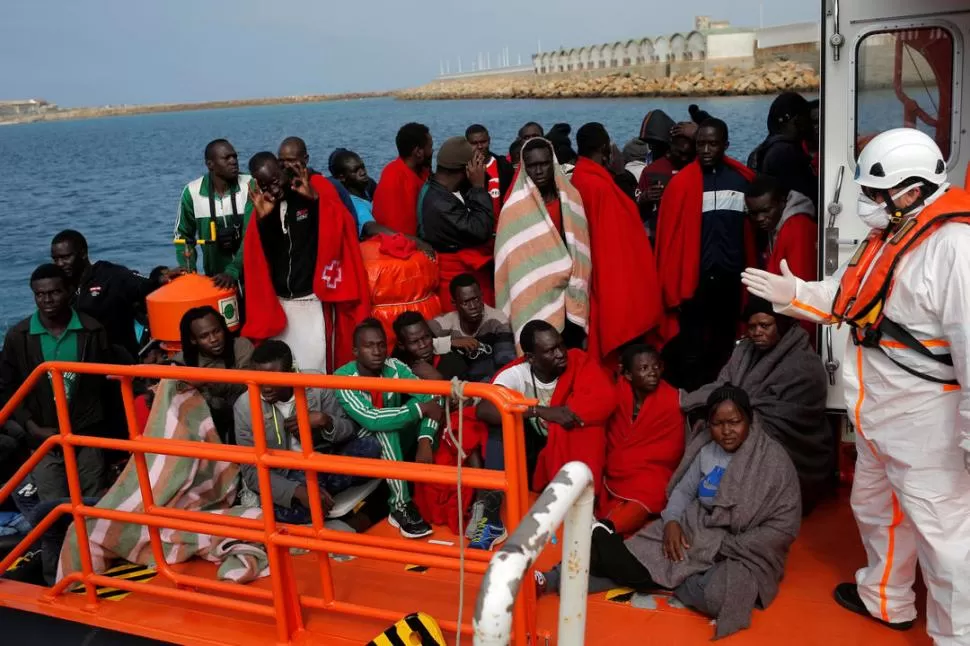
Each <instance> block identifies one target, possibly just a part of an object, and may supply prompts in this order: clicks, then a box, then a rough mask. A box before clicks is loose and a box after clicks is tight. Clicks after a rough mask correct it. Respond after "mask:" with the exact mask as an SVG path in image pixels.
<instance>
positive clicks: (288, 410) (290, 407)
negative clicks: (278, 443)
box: [273, 396, 303, 451]
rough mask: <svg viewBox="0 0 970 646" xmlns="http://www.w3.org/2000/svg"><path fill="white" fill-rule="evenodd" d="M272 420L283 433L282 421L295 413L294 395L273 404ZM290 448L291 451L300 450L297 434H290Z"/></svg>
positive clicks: (301, 448)
mask: <svg viewBox="0 0 970 646" xmlns="http://www.w3.org/2000/svg"><path fill="white" fill-rule="evenodd" d="M273 408H274V409H275V410H274V411H273V422H274V423H276V424H278V425H279V431H281V432H283V433H285V432H286V431H284V430H283V422H284V421H286V420H288V419H289V418H291V417H293V415H295V414H296V396H293V397H290V399H289V400H288V401H285V402H276V403H275V404H273ZM290 450H291V451H302V450H303V447H302V446H301V445H300V438H299V436H297V435H290Z"/></svg>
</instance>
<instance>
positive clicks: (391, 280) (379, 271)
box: [360, 234, 441, 347]
mask: <svg viewBox="0 0 970 646" xmlns="http://www.w3.org/2000/svg"><path fill="white" fill-rule="evenodd" d="M360 253H361V255H362V256H363V258H364V268H365V269H366V270H367V282H368V284H369V285H370V296H371V304H372V306H373V316H374V318H376V319H377V320H378V321H380V322H381V323H383V324H384V330H385V331H386V332H387V344H388V347H393V345H394V343H395V337H394V330H393V329H392V328H391V325H392V324H393V323H394V319H396V318H397V317H398V316H400V315H401V314H402V313H404V312H407V311H414V312H419V313H421V314H422V315H423V316H424V317H425V318H426V319H429V320H430V319H433V318H434V317H436V316H438V315H439V314H441V303H440V302H439V301H438V291H437V290H438V265H437V263H436V262H435V261H434V260H432V259H430V258H428V256H427V255H425V254H424V253H422V252H421V251H418V248H417V246H416V245H415V244H414V242H412V241H411V240H408V239H407V238H405V237H404V236H403V235H400V234H397V235H393V236H388V235H384V234H381V235H377V236H374V237H373V238H371V239H370V240H366V241H364V242H362V243H360Z"/></svg>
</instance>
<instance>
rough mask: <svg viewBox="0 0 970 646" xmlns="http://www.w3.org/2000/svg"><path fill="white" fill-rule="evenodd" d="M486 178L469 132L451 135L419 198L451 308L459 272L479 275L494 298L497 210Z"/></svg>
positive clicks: (444, 302) (443, 296)
mask: <svg viewBox="0 0 970 646" xmlns="http://www.w3.org/2000/svg"><path fill="white" fill-rule="evenodd" d="M485 179H486V177H485V163H484V157H483V156H482V154H481V153H479V152H478V151H476V150H475V149H474V148H473V147H472V145H471V144H470V143H468V142H467V141H466V140H465V138H464V137H452V138H451V139H449V140H448V141H446V142H445V143H443V144H442V145H441V149H440V150H439V151H438V157H437V168H436V170H435V172H434V174H433V175H432V176H431V178H430V179H429V180H428V182H427V184H425V185H424V188H422V189H421V195H420V196H419V197H418V236H419V237H420V238H421V239H422V240H424V241H425V242H427V243H428V244H430V245H431V246H432V248H434V250H435V252H436V253H437V254H438V266H439V268H440V274H441V281H440V283H439V287H438V297H439V299H440V300H441V308H442V309H443V310H444V311H446V312H448V311H451V310H452V308H453V307H454V306H453V305H452V304H451V294H450V293H449V291H448V287H449V284H450V283H451V279H452V278H454V277H455V276H457V275H458V274H464V273H472V274H474V275H475V277H476V278H477V279H478V282H479V284H480V285H481V286H482V291H483V298H484V300H485V302H486V303H491V304H494V303H495V290H494V287H493V284H494V283H493V278H492V274H493V268H492V240H493V238H494V235H495V212H494V211H493V210H492V198H491V197H489V195H488V191H487V190H486V189H485Z"/></svg>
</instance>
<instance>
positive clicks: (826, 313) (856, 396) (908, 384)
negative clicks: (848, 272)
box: [776, 189, 970, 646]
mask: <svg viewBox="0 0 970 646" xmlns="http://www.w3.org/2000/svg"><path fill="white" fill-rule="evenodd" d="M951 190H959V189H951ZM841 274H842V271H841V270H840V271H839V272H838V274H837V275H836V276H833V277H831V278H829V279H827V280H825V281H821V282H813V283H806V282H803V281H801V280H797V282H796V287H795V298H794V300H793V301H792V302H791V304H790V305H789V306H787V307H783V308H777V307H776V309H778V311H779V312H780V313H783V314H788V315H790V316H795V317H798V318H803V319H808V320H813V321H817V322H819V323H831V321H830V320H829V317H830V312H831V308H832V304H833V301H834V299H835V296H836V291H837V289H838V287H839V280H840V278H841ZM884 311H885V315H886V317H887V318H889V319H890V320H892V321H895V322H896V323H898V324H899V325H901V326H902V327H904V328H905V329H906V330H908V331H909V332H910V333H911V334H912V335H913V336H915V337H916V338H918V339H919V340H920V341H922V342H923V343H924V345H926V346H927V347H929V348H931V349H933V351H934V353H936V352H939V353H946V352H947V351H949V353H950V354H951V355H952V358H953V367H952V368H950V367H947V366H945V365H943V364H941V363H939V362H935V361H933V360H931V359H928V358H926V357H923V356H921V355H919V354H918V353H917V352H915V351H913V350H911V349H909V348H906V347H905V346H903V345H902V344H901V343H897V342H895V341H892V340H890V339H884V340H883V341H882V342H881V345H882V347H883V349H884V350H885V351H886V352H887V353H889V354H890V355H891V356H893V357H894V358H895V359H897V360H898V361H900V362H902V363H904V364H905V365H906V366H908V367H910V368H913V369H915V370H917V371H918V372H922V373H924V374H928V375H932V376H934V377H936V378H940V379H944V380H949V379H954V378H955V379H956V380H958V381H959V382H960V383H961V384H963V387H962V388H961V387H959V386H956V387H955V386H945V385H942V384H939V383H935V382H932V381H928V380H926V379H922V378H920V377H917V376H914V375H911V374H909V373H907V372H906V371H904V370H903V369H901V368H900V367H899V366H897V365H895V364H894V363H893V362H892V361H890V360H889V359H888V358H887V357H886V356H885V355H884V354H883V352H881V351H880V350H879V349H876V348H865V347H862V346H857V345H855V344H854V343H853V342H852V340H851V339H850V340H849V342H848V347H847V348H846V353H845V359H844V361H843V378H844V383H845V402H846V409H847V411H848V413H849V416H850V419H851V420H852V422H853V424H854V425H855V430H856V447H857V449H858V460H857V462H856V470H855V479H854V482H853V487H852V510H853V512H854V514H855V517H856V520H857V522H858V524H859V531H860V533H861V535H862V541H863V544H864V545H865V549H866V553H867V555H868V559H869V565H868V566H867V567H864V568H862V569H860V570H859V571H858V572H857V573H856V582H857V583H858V586H859V595H860V596H861V598H862V600H863V602H864V603H865V604H866V607H867V609H868V610H869V612H870V614H872V616H874V617H877V618H880V619H882V620H883V621H888V622H892V623H896V622H903V621H909V620H912V619H914V618H915V617H916V608H915V606H914V601H915V593H914V592H913V584H914V582H915V579H916V562H917V557H918V559H919V562H920V565H921V567H922V571H923V576H924V578H925V579H926V584H927V586H928V589H929V601H928V604H927V606H928V608H927V615H928V616H927V624H928V632H929V634H930V635H931V636H932V637H933V639H934V640H935V643H936V644H937V645H938V646H970V475H968V473H967V470H966V468H965V464H964V459H965V458H964V454H965V451H967V450H970V390H968V388H970V365H968V360H970V356H968V354H970V353H968V351H970V348H968V342H970V225H966V224H957V223H951V224H945V225H943V226H942V227H940V228H939V229H938V230H937V231H936V232H935V233H933V234H932V235H930V237H928V238H927V239H926V240H925V241H923V242H922V244H921V245H919V246H918V247H917V248H916V249H914V250H913V251H912V252H910V253H909V254H908V255H906V256H904V257H903V259H902V261H901V262H900V264H899V267H898V269H897V270H896V273H895V280H894V287H893V289H892V292H891V293H890V295H889V298H888V299H887V301H886V305H885V310H884Z"/></svg>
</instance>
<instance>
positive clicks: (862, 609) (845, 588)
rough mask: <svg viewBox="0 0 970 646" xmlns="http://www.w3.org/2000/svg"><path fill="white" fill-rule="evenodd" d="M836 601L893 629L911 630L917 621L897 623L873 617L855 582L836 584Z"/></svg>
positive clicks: (847, 608)
mask: <svg viewBox="0 0 970 646" xmlns="http://www.w3.org/2000/svg"><path fill="white" fill-rule="evenodd" d="M834 596H835V601H836V603H838V604H839V605H840V606H842V607H843V608H845V609H846V610H851V611H852V612H854V613H856V614H857V615H862V616H863V617H868V618H869V619H872V620H873V621H878V622H879V623H881V624H882V625H883V626H885V627H886V628H892V629H893V630H909V629H910V628H912V627H913V624H915V623H916V622H915V621H897V622H895V623H892V622H889V621H883V620H882V619H880V618H879V617H873V616H872V614H870V613H869V610H868V609H867V608H866V604H864V603H863V602H862V597H860V596H859V586H857V585H856V584H855V583H840V584H839V585H837V586H835V594H834Z"/></svg>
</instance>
